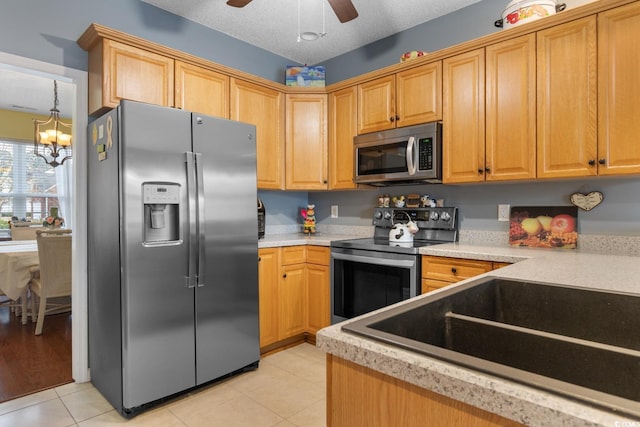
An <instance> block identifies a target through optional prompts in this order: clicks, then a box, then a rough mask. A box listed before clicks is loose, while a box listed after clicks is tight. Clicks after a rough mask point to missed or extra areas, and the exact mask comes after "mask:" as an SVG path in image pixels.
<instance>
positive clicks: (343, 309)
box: [331, 248, 420, 323]
mask: <svg viewBox="0 0 640 427" xmlns="http://www.w3.org/2000/svg"><path fill="white" fill-rule="evenodd" d="M419 281H420V256H419V255H407V254H398V253H389V252H378V251H368V250H360V249H345V248H332V249H331V323H338V322H342V321H343V320H347V319H350V318H352V317H356V316H359V315H361V314H365V313H368V312H370V311H373V310H377V309H379V308H382V307H385V306H387V305H390V304H394V303H396V302H400V301H402V300H406V299H409V298H411V297H414V296H416V295H419V293H420V292H419V288H418V283H419Z"/></svg>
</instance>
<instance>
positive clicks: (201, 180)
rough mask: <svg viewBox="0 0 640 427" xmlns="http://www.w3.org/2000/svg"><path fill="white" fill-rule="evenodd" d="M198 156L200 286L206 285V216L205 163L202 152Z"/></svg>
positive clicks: (198, 279)
mask: <svg viewBox="0 0 640 427" xmlns="http://www.w3.org/2000/svg"><path fill="white" fill-rule="evenodd" d="M195 157H196V179H197V183H196V187H197V189H198V276H197V280H196V283H197V285H198V287H203V286H204V285H205V229H204V227H205V216H204V174H203V169H204V163H203V161H202V153H195Z"/></svg>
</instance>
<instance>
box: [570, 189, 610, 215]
mask: <svg viewBox="0 0 640 427" xmlns="http://www.w3.org/2000/svg"><path fill="white" fill-rule="evenodd" d="M602 200H604V196H603V195H602V193H601V192H599V191H592V192H590V193H588V194H582V193H573V194H572V195H571V203H572V204H573V205H574V206H577V207H579V208H580V209H582V210H585V211H590V210H591V209H593V208H595V207H596V206H598V205H599V204H600V203H602Z"/></svg>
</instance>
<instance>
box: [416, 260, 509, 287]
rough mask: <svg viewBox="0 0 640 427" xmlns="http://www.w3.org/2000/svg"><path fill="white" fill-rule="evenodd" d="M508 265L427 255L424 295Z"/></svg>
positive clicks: (423, 273) (424, 267) (424, 270)
mask: <svg viewBox="0 0 640 427" xmlns="http://www.w3.org/2000/svg"><path fill="white" fill-rule="evenodd" d="M507 265H510V264H508V263H504V262H492V261H481V260H475V259H463V258H448V257H439V256H427V255H425V256H423V257H422V293H423V294H424V293H427V292H431V291H435V290H436V289H440V288H443V287H445V286H448V285H450V284H452V283H456V282H459V281H461V280H465V279H468V278H470V277H474V276H477V275H479V274H482V273H486V272H488V271H492V270H495V269H498V268H502V267H506V266H507Z"/></svg>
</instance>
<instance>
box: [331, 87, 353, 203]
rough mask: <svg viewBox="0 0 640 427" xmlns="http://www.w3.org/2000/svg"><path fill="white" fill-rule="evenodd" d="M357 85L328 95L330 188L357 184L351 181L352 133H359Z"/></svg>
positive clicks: (341, 188) (335, 188) (351, 186)
mask: <svg viewBox="0 0 640 427" xmlns="http://www.w3.org/2000/svg"><path fill="white" fill-rule="evenodd" d="M357 96H358V90H357V87H356V86H352V87H348V88H346V89H342V90H339V91H337V92H333V93H331V94H330V95H329V189H330V190H338V189H340V190H343V189H352V188H356V185H355V184H354V182H353V168H354V160H353V137H354V136H356V134H357V133H358V131H357V124H358V101H357Z"/></svg>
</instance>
